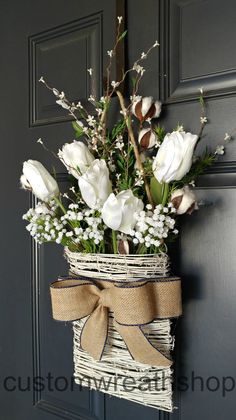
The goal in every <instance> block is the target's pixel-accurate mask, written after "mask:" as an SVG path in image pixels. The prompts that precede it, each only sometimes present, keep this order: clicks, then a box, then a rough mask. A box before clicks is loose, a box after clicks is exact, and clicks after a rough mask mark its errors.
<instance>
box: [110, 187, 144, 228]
mask: <svg viewBox="0 0 236 420" xmlns="http://www.w3.org/2000/svg"><path fill="white" fill-rule="evenodd" d="M143 207H144V206H143V202H142V200H140V199H139V198H137V197H135V196H134V195H133V193H132V191H131V190H125V191H121V192H120V193H119V194H117V196H115V194H113V193H112V194H110V195H109V197H108V199H107V200H106V202H105V203H104V206H103V209H102V218H103V221H104V223H105V224H106V225H107V226H108V227H109V228H111V229H113V230H119V231H120V232H123V233H126V234H130V233H131V230H132V229H133V228H134V226H135V223H136V220H135V218H134V213H135V212H140V211H142V210H143Z"/></svg>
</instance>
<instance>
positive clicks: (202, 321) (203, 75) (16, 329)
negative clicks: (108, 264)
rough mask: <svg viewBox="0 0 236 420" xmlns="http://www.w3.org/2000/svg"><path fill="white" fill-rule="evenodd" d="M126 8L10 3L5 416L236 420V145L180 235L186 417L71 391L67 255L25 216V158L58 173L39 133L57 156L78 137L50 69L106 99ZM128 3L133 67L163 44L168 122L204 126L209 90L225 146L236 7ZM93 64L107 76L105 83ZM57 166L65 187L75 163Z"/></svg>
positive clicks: (1, 347) (152, 74) (1, 400)
mask: <svg viewBox="0 0 236 420" xmlns="http://www.w3.org/2000/svg"><path fill="white" fill-rule="evenodd" d="M122 7H123V1H121V0H117V2H116V1H115V0H99V1H98V0H88V1H84V0H70V1H66V0H50V1H46V0H41V1H36V0H33V1H32V0H31V1H30V0H24V1H22V2H20V1H17V0H12V1H7V0H0V40H1V44H0V45H1V47H0V50H1V67H0V76H1V77H0V86H1V90H0V93H1V96H0V138H1V154H0V162H1V164H0V176H1V178H0V179H1V192H2V194H1V197H2V200H1V219H0V220H1V241H0V251H1V252H0V255H1V287H2V290H1V293H0V316H1V321H0V361H1V363H0V419H2V420H21V419H22V420H28V419H29V420H36V419H37V420H44V419H45V420H49V419H54V418H61V417H62V418H65V419H73V420H75V419H81V420H82V419H91V420H95V419H98V420H121V419H122V420H124V419H127V420H130V419H135V420H143V419H144V418H145V419H148V420H154V419H159V420H161V419H162V420H163V419H166V420H167V419H168V418H170V419H173V420H176V419H177V418H178V419H181V420H198V419H199V418H200V417H201V418H202V420H209V419H210V420H211V419H212V420H213V419H214V420H222V419H223V418H225V419H226V418H227V419H231V418H232V419H233V418H234V417H233V413H234V411H235V391H233V390H231V391H229V389H230V388H232V385H233V379H232V378H231V379H230V378H229V377H234V376H236V375H235V370H236V366H235V361H234V354H235V350H236V341H235V334H234V326H235V320H236V309H235V297H236V285H235V261H234V260H235V257H234V254H235V232H236V222H235V217H234V209H235V205H236V197H235V189H234V188H235V185H236V176H235V172H236V166H235V158H236V152H235V147H234V142H232V143H230V144H229V146H228V153H227V155H226V156H224V157H223V158H222V159H221V162H220V163H219V164H217V165H216V166H215V167H214V169H213V170H212V172H211V173H209V174H208V175H207V176H205V177H203V179H202V180H201V185H200V186H199V187H197V193H198V195H199V198H200V199H203V200H205V201H206V202H207V203H208V204H210V205H209V206H205V207H203V208H202V209H201V210H200V211H199V212H198V213H196V214H194V215H193V216H191V218H190V217H189V218H187V217H186V219H185V222H184V223H183V227H182V235H181V243H180V251H179V255H180V259H181V264H180V271H181V272H182V273H183V280H184V281H183V289H184V318H183V320H182V322H181V328H180V329H179V330H178V332H179V334H178V340H177V341H178V343H177V359H178V363H177V364H178V366H177V372H178V378H177V382H178V386H176V388H177V390H176V405H177V406H179V410H178V411H176V412H175V413H174V414H173V415H170V416H169V415H168V414H164V413H161V412H158V411H155V410H153V409H147V408H145V407H143V406H140V405H136V404H132V403H129V402H127V401H124V400H121V399H117V398H112V397H111V398H110V397H108V396H106V397H104V395H103V394H101V393H99V392H89V391H88V390H87V389H86V388H84V389H82V390H81V389H80V388H79V387H78V386H75V385H73V380H71V377H72V374H73V360H72V357H73V356H72V330H71V327H70V326H69V325H65V324H63V323H56V322H55V321H53V320H52V319H51V309H50V300H49V290H48V286H49V283H50V282H51V281H53V280H55V278H56V277H57V276H58V274H64V273H65V272H66V264H65V262H64V260H63V258H62V249H61V248H59V247H58V246H57V247H56V246H53V245H51V246H45V247H41V248H40V250H39V249H38V248H37V247H35V245H34V244H31V243H30V239H29V236H28V234H27V232H26V231H25V228H24V223H23V222H22V220H21V216H22V214H23V213H24V212H25V211H26V210H27V208H28V206H29V204H30V203H29V199H30V197H27V195H26V194H24V193H23V192H21V191H20V190H19V184H18V178H19V176H20V173H21V164H22V162H23V161H24V160H26V159H28V158H34V159H37V160H41V161H42V162H43V163H44V164H45V165H46V166H47V167H50V165H51V157H50V156H49V155H48V154H46V153H44V152H43V150H42V148H41V147H40V145H39V144H37V142H36V141H37V139H38V138H42V139H43V140H44V142H45V143H46V144H47V146H48V148H49V149H52V150H54V151H57V149H58V148H59V146H60V145H62V144H63V143H64V142H65V141H68V140H70V139H73V131H72V129H71V123H70V121H68V119H67V117H66V113H65V112H63V111H62V110H60V109H58V107H56V106H55V104H54V98H52V96H51V95H50V94H49V93H48V92H47V91H46V90H45V89H43V87H41V86H40V85H39V84H38V82H37V81H38V79H39V78H40V76H41V75H43V76H44V77H45V78H46V79H47V80H48V82H49V83H51V84H52V85H55V86H56V87H58V88H59V89H63V90H65V91H66V92H67V93H68V96H69V97H70V98H72V99H74V100H76V99H81V98H86V97H87V96H88V94H90V93H92V92H91V90H93V91H94V92H95V93H98V94H100V93H101V92H102V86H101V83H100V80H102V74H103V61H104V57H105V55H106V51H107V50H108V49H110V48H111V46H112V42H113V38H114V28H115V16H116V14H117V8H118V15H121V14H123V12H122ZM125 9H126V20H127V26H128V31H129V34H128V39H127V47H128V48H127V52H128V53H127V61H128V62H129V63H133V61H134V60H135V59H136V58H137V56H139V55H140V52H142V51H144V50H145V49H146V48H147V47H149V45H150V44H151V43H152V42H153V41H155V40H156V39H158V40H159V41H160V44H161V47H160V49H159V51H157V52H155V53H154V54H153V55H152V57H150V58H149V59H148V62H147V66H148V68H149V72H146V73H145V77H144V80H143V84H142V87H141V90H142V93H143V94H144V95H146V96H147V95H153V96H154V97H157V98H158V97H160V98H161V99H162V101H163V102H164V112H163V117H164V118H163V123H164V125H165V127H166V128H168V129H171V127H172V128H173V127H174V126H176V125H177V123H183V124H184V125H185V127H186V130H191V131H193V132H197V131H198V129H199V106H198V103H197V96H198V89H199V88H200V87H202V86H203V88H204V90H205V91H206V92H207V94H208V96H209V100H208V115H209V122H210V124H209V125H207V128H206V131H205V136H204V139H203V143H204V144H208V145H211V146H212V147H215V146H216V145H217V144H218V143H221V142H222V138H223V137H224V134H225V132H230V130H232V129H234V128H235V116H236V100H235V93H236V58H235V41H236V32H235V27H236V25H235V24H236V17H235V16H236V5H235V1H234V0H227V1H224V2H223V1H222V0H146V1H145V2H143V1H142V0H127V4H126V7H125ZM88 67H95V68H96V74H97V79H96V83H95V85H94V86H90V85H89V80H88V77H87V76H88V73H87V68H88ZM128 96H129V93H128V91H127V97H128ZM54 165H55V166H56V170H57V172H58V174H59V178H60V181H61V183H62V184H63V182H65V181H66V179H65V176H64V175H63V168H62V166H59V165H58V164H57V162H56V161H55V162H54ZM196 377H199V378H200V379H195V378H196ZM212 377H215V378H216V379H214V378H212ZM65 378H66V381H65ZM209 378H210V379H209ZM218 384H219V387H218ZM65 388H66V389H65ZM215 388H217V389H215ZM214 389H215V391H214Z"/></svg>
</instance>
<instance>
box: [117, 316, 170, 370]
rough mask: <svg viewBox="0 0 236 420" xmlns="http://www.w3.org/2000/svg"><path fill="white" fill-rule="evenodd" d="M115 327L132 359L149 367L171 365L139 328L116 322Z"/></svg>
mask: <svg viewBox="0 0 236 420" xmlns="http://www.w3.org/2000/svg"><path fill="white" fill-rule="evenodd" d="M115 326H116V329H117V331H118V332H119V334H120V335H121V337H122V338H123V340H124V342H125V344H126V346H127V348H128V350H129V352H130V354H131V356H132V357H133V359H135V360H136V361H138V362H140V363H144V364H148V365H150V366H164V367H168V366H171V365H172V361H171V360H170V359H168V358H167V357H166V356H164V355H163V354H162V353H161V352H160V351H159V350H157V349H156V348H155V347H154V346H153V345H152V344H151V343H150V341H149V340H148V339H147V338H146V337H145V335H144V333H143V332H142V330H141V328H140V327H139V326H131V325H127V326H126V325H121V324H118V323H117V322H115Z"/></svg>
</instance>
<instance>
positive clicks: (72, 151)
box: [58, 140, 94, 179]
mask: <svg viewBox="0 0 236 420" xmlns="http://www.w3.org/2000/svg"><path fill="white" fill-rule="evenodd" d="M58 156H59V158H60V160H61V161H62V163H64V165H65V166H66V168H67V170H68V172H69V173H70V174H71V175H73V176H74V177H75V178H77V179H79V176H80V175H81V174H82V175H83V174H84V173H85V172H86V171H87V169H88V168H89V166H90V165H91V163H92V162H93V161H94V156H93V155H92V153H90V151H89V149H88V147H87V146H86V145H85V144H84V143H83V142H82V141H76V140H74V141H73V142H72V143H66V144H64V146H63V147H62V150H59V152H58Z"/></svg>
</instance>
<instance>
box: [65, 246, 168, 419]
mask: <svg viewBox="0 0 236 420" xmlns="http://www.w3.org/2000/svg"><path fill="white" fill-rule="evenodd" d="M65 256H66V259H67V261H68V263H69V265H70V274H72V275H73V274H74V275H76V276H85V277H90V278H93V277H96V279H101V280H106V279H107V280H109V281H111V280H113V281H115V282H122V283H123V282H130V281H132V282H134V281H135V280H140V279H151V278H157V277H163V276H167V275H168V272H169V262H168V256H167V255H166V254H165V253H160V254H157V255H127V256H124V255H113V254H80V253H75V252H70V251H69V250H68V249H65ZM86 319H87V318H84V319H82V320H79V321H75V322H73V331H74V377H75V382H76V383H77V384H79V385H82V386H87V387H89V388H90V389H95V390H99V391H101V392H104V393H107V394H110V395H113V396H116V397H121V398H125V399H127V400H130V401H133V402H136V403H139V404H143V405H146V406H149V407H154V408H157V409H161V410H165V411H169V412H172V411H173V401H172V369H171V368H170V367H160V368H156V367H152V366H148V365H146V364H145V365H144V364H141V363H139V362H137V361H134V360H133V359H132V357H131V355H130V353H129V351H128V350H127V347H126V345H125V343H124V341H123V339H122V338H121V336H120V335H119V333H118V332H117V331H116V329H115V328H114V325H113V314H112V313H110V314H109V329H108V338H107V342H106V345H105V349H104V353H103V356H102V360H101V361H95V360H94V359H93V358H92V357H91V356H90V355H89V354H88V353H87V352H85V351H84V350H82V348H81V346H80V333H81V330H82V328H83V325H84V323H85V321H86ZM142 329H143V331H144V333H145V335H147V336H148V338H149V339H150V341H151V343H152V345H153V346H154V347H156V348H158V349H159V350H161V351H162V352H163V353H164V354H165V355H166V356H167V357H170V352H171V350H173V347H174V337H173V336H172V335H171V321H170V320H169V319H164V320H155V321H153V322H152V323H150V324H148V325H146V326H145V327H143V328H142Z"/></svg>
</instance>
